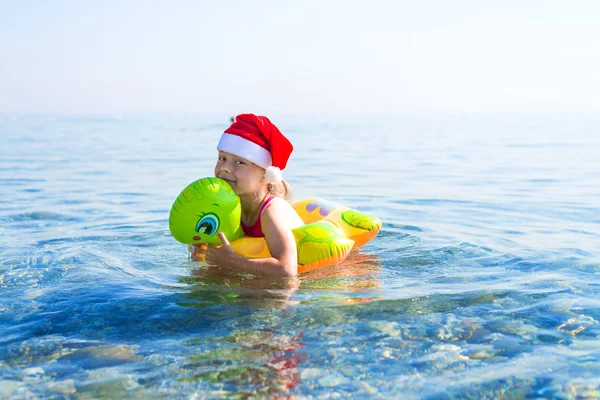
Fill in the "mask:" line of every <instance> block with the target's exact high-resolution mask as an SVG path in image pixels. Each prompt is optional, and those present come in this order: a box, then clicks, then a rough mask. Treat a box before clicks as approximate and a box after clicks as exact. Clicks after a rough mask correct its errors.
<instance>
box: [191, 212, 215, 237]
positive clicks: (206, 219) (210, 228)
mask: <svg viewBox="0 0 600 400" xmlns="http://www.w3.org/2000/svg"><path fill="white" fill-rule="evenodd" d="M218 229H219V217H218V216H217V215H216V214H212V213H210V214H206V215H203V216H202V218H200V220H198V223H197V224H196V232H198V233H202V234H204V235H208V236H212V235H214V234H215V233H216V232H217V230H218Z"/></svg>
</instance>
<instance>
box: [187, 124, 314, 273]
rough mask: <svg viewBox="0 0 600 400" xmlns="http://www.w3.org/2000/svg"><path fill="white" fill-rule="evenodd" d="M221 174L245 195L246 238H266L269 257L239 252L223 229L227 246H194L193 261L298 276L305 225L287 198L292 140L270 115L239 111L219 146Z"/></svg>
mask: <svg viewBox="0 0 600 400" xmlns="http://www.w3.org/2000/svg"><path fill="white" fill-rule="evenodd" d="M217 150H218V151H219V158H218V160H217V164H216V165H215V176H216V177H217V178H221V179H223V180H225V181H226V182H228V183H229V184H230V185H231V187H232V188H233V190H234V191H235V193H236V194H237V195H238V196H239V197H240V203H241V206H242V216H241V225H242V229H243V230H244V233H245V234H246V236H251V237H264V238H265V241H266V243H267V246H268V248H269V252H270V253H271V257H269V258H254V259H250V258H246V257H244V256H241V255H239V254H236V253H235V252H234V251H233V249H232V248H231V245H230V244H229V241H228V240H227V238H226V237H225V235H224V234H223V233H222V232H219V238H220V239H221V243H223V245H222V246H208V247H206V246H192V248H191V250H192V259H194V260H198V259H199V257H198V255H197V254H198V253H200V254H204V257H205V260H206V262H208V263H209V264H214V265H218V266H220V267H223V268H227V269H234V270H237V271H243V272H250V273H253V274H257V275H262V276H265V275H270V276H288V277H291V276H296V275H297V274H298V254H297V249H296V240H295V239H294V235H293V234H292V229H294V228H296V227H298V226H301V225H304V222H303V221H302V219H300V217H299V216H298V214H297V213H296V211H294V209H293V208H292V207H291V206H290V204H289V203H288V202H287V201H286V199H287V197H288V196H289V194H290V187H289V185H288V184H287V183H286V182H285V181H284V180H283V178H282V172H281V171H282V170H283V169H284V168H285V167H286V165H287V161H288V159H289V157H290V154H291V153H292V150H293V147H292V144H291V143H290V141H289V140H288V139H287V138H286V137H285V136H283V134H282V133H281V132H280V131H279V129H277V127H276V126H275V125H273V124H272V123H271V121H269V119H268V118H267V117H263V116H257V115H254V114H241V115H238V116H237V117H236V118H235V120H234V121H233V123H232V124H231V126H230V127H229V128H227V129H226V130H225V132H224V133H223V135H222V136H221V140H220V141H219V144H218V145H217Z"/></svg>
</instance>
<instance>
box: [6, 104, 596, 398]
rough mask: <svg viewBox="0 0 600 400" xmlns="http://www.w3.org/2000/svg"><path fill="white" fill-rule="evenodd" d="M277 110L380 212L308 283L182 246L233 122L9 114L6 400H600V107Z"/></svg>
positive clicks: (314, 168)
mask: <svg viewBox="0 0 600 400" xmlns="http://www.w3.org/2000/svg"><path fill="white" fill-rule="evenodd" d="M271 117H272V119H273V121H274V122H276V123H277V124H278V125H279V127H280V128H281V129H282V131H284V132H285V133H286V134H287V135H288V137H289V138H290V139H291V141H292V142H293V143H294V145H295V151H294V153H293V155H292V158H291V160H290V163H289V167H288V168H286V170H285V178H286V179H287V180H288V181H289V182H290V184H291V185H292V187H293V189H294V196H295V198H297V199H301V198H305V197H312V196H315V197H321V198H324V199H327V200H331V201H334V202H338V203H342V204H344V205H347V206H349V207H353V208H357V209H359V210H362V211H364V212H367V213H369V214H372V215H375V216H378V217H379V218H380V219H381V220H382V221H383V228H382V230H381V232H380V234H379V235H378V236H377V237H376V238H375V239H374V240H373V241H372V242H370V243H369V244H367V245H366V246H364V247H363V248H362V249H360V250H359V251H357V252H354V253H352V254H351V255H350V257H349V259H348V260H347V261H346V262H345V263H344V264H343V265H340V266H337V267H331V268H327V269H323V270H318V271H314V272H311V273H308V274H306V275H304V276H301V279H300V281H299V282H293V281H292V282H288V281H286V282H283V281H278V280H269V279H262V278H257V277H254V276H251V275H238V274H232V273H225V272H222V271H219V270H215V269H213V268H208V267H207V266H205V265H202V264H198V263H194V262H192V261H190V260H189V259H188V256H187V250H186V248H185V246H184V245H182V244H180V243H178V242H176V241H175V240H174V239H173V238H172V237H171V236H170V233H169V229H168V214H169V209H170V207H171V205H172V203H173V201H174V199H175V197H176V196H177V195H178V194H179V192H180V191H181V190H182V189H183V188H184V187H185V186H186V185H188V184H189V183H191V182H192V181H194V180H196V179H198V178H201V177H204V176H210V175H211V174H212V170H213V166H214V163H215V160H216V150H215V145H216V142H217V141H218V138H219V136H220V134H221V133H222V131H223V130H224V129H225V128H226V127H227V126H228V124H229V118H230V115H180V116H157V115H136V116H94V117H89V116H72V115H25V114H15V115H10V114H4V115H1V116H0V149H1V150H0V151H1V155H2V157H1V159H0V252H1V253H0V398H15V399H21V398H22V399H30V398H73V399H79V398H111V399H112V398H143V399H148V398H248V397H250V398H261V397H263V398H277V397H279V398H408V399H410V398H427V399H429V398H431V399H433V398H442V399H445V398H448V399H449V398H473V399H481V398H561V399H562V398H596V397H598V396H600V206H599V204H600V161H599V160H600V156H599V154H600V116H598V115H589V114H587V115H586V114H580V115H577V114H569V115H557V114H546V115H541V114H540V115H530V114H529V115H517V114H510V115H502V114H496V115H396V116H391V115H379V116H356V115H346V116H342V115H336V116H333V115H312V116H306V115H280V116H271Z"/></svg>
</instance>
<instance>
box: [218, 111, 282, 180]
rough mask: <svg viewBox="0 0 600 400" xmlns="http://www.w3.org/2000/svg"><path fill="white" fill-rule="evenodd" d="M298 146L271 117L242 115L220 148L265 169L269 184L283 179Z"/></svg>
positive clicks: (226, 131)
mask: <svg viewBox="0 0 600 400" xmlns="http://www.w3.org/2000/svg"><path fill="white" fill-rule="evenodd" d="M293 149H294V147H293V146H292V144H291V143H290V141H289V140H288V139H287V138H286V137H285V136H283V134H282V133H281V132H280V131H279V129H277V127H276V126H275V125H273V123H272V122H271V121H269V119H268V118H267V117H263V116H260V115H254V114H240V115H238V116H237V117H235V120H234V121H233V123H232V124H231V126H230V127H229V128H227V129H225V132H224V133H223V135H222V136H221V140H219V144H218V145H217V150H219V151H225V152H227V153H231V154H235V155H236V156H238V157H242V158H245V159H246V160H248V161H250V162H253V163H254V164H256V165H258V166H260V167H262V168H264V169H265V170H266V172H265V179H266V180H267V182H269V183H279V182H281V181H282V180H283V174H282V173H281V171H282V170H283V169H284V168H285V166H286V165H287V161H288V159H289V158H290V154H291V153H292V150H293Z"/></svg>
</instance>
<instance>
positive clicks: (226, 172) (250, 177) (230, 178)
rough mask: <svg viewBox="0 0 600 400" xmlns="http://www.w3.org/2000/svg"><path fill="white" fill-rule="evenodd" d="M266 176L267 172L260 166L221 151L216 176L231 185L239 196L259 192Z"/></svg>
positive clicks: (216, 166)
mask: <svg viewBox="0 0 600 400" xmlns="http://www.w3.org/2000/svg"><path fill="white" fill-rule="evenodd" d="M264 175H265V170H264V169H263V168H261V167H259V166H258V165H256V164H253V163H251V162H250V161H248V160H246V159H244V158H241V157H238V156H236V155H233V154H231V153H226V152H224V151H219V158H218V159H217V164H216V165H215V176H216V177H217V178H221V179H223V180H224V181H226V182H227V183H229V185H231V187H232V188H233V191H234V192H235V194H237V195H238V196H242V195H245V194H251V193H255V192H257V191H258V190H259V189H260V187H261V185H262V184H264V180H263V177H264Z"/></svg>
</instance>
